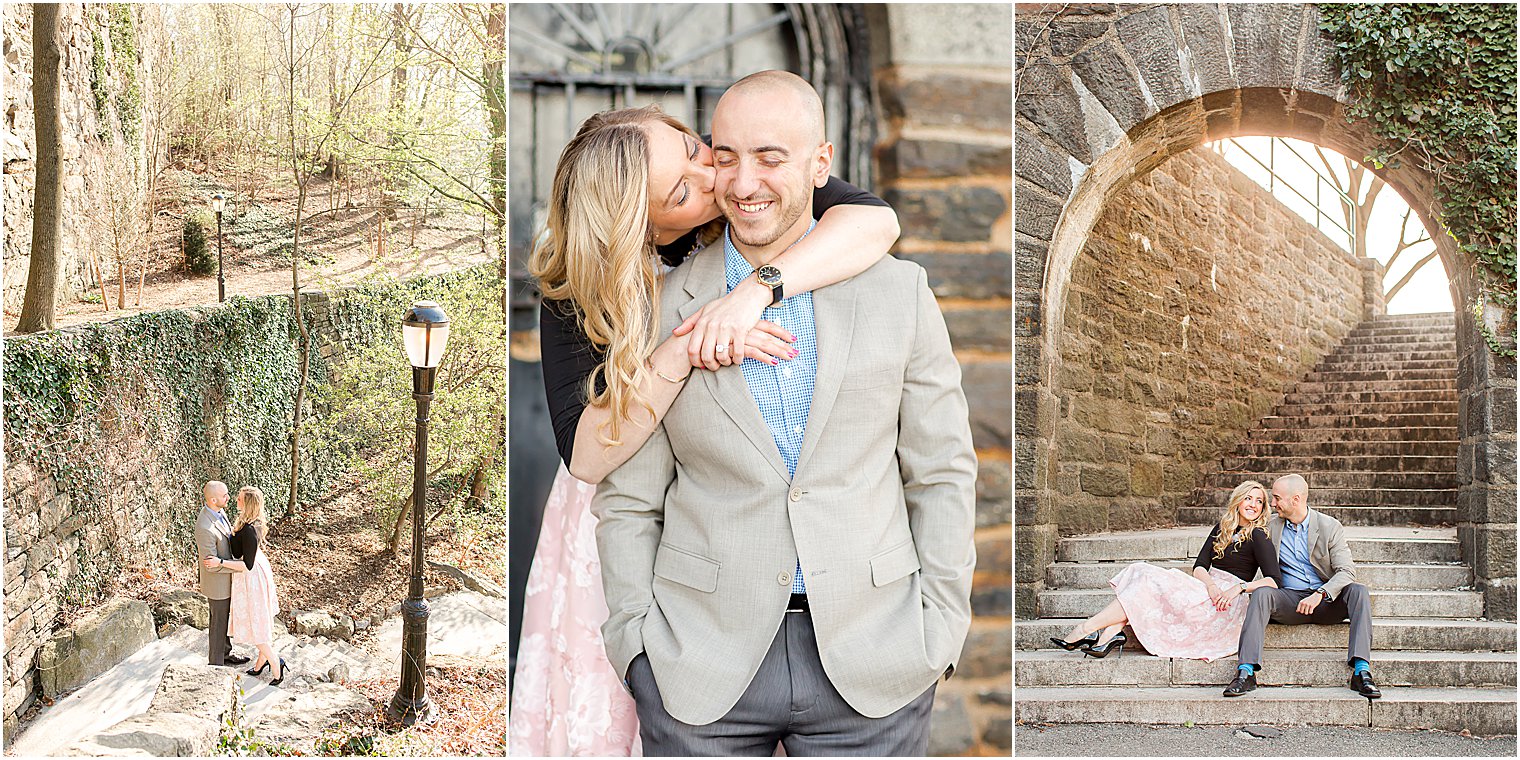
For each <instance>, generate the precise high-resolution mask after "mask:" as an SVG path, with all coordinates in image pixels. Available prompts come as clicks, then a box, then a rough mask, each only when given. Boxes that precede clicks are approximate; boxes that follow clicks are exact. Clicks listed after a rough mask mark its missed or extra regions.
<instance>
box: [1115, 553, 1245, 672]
mask: <svg viewBox="0 0 1520 760" xmlns="http://www.w3.org/2000/svg"><path fill="white" fill-rule="evenodd" d="M1209 575H1210V576H1211V577H1213V578H1214V582H1215V583H1217V584H1219V586H1220V588H1224V587H1226V586H1230V585H1235V584H1238V583H1240V579H1239V578H1237V577H1235V576H1233V575H1231V574H1229V573H1227V572H1225V571H1223V570H1219V569H1217V568H1209ZM1108 583H1109V585H1110V586H1113V587H1114V593H1115V594H1117V595H1118V597H1119V604H1120V605H1122V606H1123V607H1124V614H1125V615H1126V616H1128V617H1129V626H1130V628H1131V629H1132V630H1134V632H1135V637H1136V638H1137V639H1139V640H1140V643H1141V644H1142V645H1144V646H1145V651H1147V652H1150V653H1151V654H1154V655H1156V656H1157V657H1184V658H1188V659H1193V660H1204V661H1212V660H1217V659H1220V658H1221V657H1228V656H1230V655H1232V654H1235V652H1236V651H1237V650H1238V649H1239V648H1240V627H1241V625H1242V624H1243V623H1245V620H1246V608H1247V605H1249V604H1250V595H1249V594H1242V595H1240V596H1237V597H1236V598H1235V599H1234V600H1233V601H1232V602H1231V604H1230V606H1229V608H1228V609H1226V610H1224V611H1220V610H1216V609H1214V605H1213V604H1211V603H1210V602H1209V593H1208V590H1207V588H1206V587H1205V586H1204V584H1203V581H1200V580H1198V579H1197V578H1194V577H1193V576H1192V574H1191V573H1188V572H1184V571H1182V570H1179V569H1176V568H1172V569H1169V570H1164V569H1162V568H1159V567H1156V566H1155V565H1148V564H1146V563H1144V562H1136V563H1134V564H1132V565H1130V566H1129V567H1126V568H1124V570H1122V571H1120V573H1119V574H1118V575H1116V576H1114V577H1113V579H1112V580H1110V581H1109V582H1108Z"/></svg>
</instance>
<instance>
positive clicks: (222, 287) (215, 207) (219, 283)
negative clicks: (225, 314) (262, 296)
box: [211, 193, 227, 303]
mask: <svg viewBox="0 0 1520 760" xmlns="http://www.w3.org/2000/svg"><path fill="white" fill-rule="evenodd" d="M226 205H227V199H226V198H225V197H223V196H222V194H221V193H217V194H215V195H212V196H211V210H212V211H215V212H216V301H217V303H221V302H223V301H226V300H227V280H226V278H225V277H223V276H222V209H223V208H224V207H225V206H226Z"/></svg>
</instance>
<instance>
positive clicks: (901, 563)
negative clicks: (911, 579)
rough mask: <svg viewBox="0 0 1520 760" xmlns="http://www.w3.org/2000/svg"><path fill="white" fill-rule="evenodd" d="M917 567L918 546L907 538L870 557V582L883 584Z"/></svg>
mask: <svg viewBox="0 0 1520 760" xmlns="http://www.w3.org/2000/svg"><path fill="white" fill-rule="evenodd" d="M918 569H919V564H918V547H915V546H914V545H913V541H912V539H909V540H907V541H904V542H902V543H900V544H898V545H897V546H894V547H892V548H891V549H888V550H886V551H884V552H882V553H881V554H878V555H876V556H874V557H872V558H871V584H872V585H874V586H885V585H887V584H888V583H891V582H893V581H896V580H899V579H902V578H905V577H907V576H909V575H912V574H913V573H916V572H918Z"/></svg>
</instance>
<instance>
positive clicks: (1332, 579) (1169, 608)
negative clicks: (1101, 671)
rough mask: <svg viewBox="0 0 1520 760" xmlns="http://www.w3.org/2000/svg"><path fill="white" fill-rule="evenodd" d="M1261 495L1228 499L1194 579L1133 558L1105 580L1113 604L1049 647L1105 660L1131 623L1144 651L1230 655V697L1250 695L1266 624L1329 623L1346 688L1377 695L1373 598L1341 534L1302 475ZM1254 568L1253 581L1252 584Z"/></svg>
mask: <svg viewBox="0 0 1520 760" xmlns="http://www.w3.org/2000/svg"><path fill="white" fill-rule="evenodd" d="M1266 500H1267V493H1266V489H1265V488H1263V487H1262V485H1261V484H1260V483H1257V482H1256V481H1254V480H1248V481H1246V482H1244V483H1241V484H1240V485H1238V486H1236V487H1235V489H1234V490H1233V491H1232V492H1231V493H1230V499H1229V503H1228V506H1227V507H1226V508H1225V513H1224V515H1223V516H1222V517H1221V518H1220V520H1219V523H1218V524H1217V525H1215V526H1214V529H1213V530H1211V531H1210V532H1209V536H1208V538H1207V539H1205V540H1204V542H1203V548H1202V549H1200V550H1199V551H1198V559H1197V560H1196V561H1195V562H1194V563H1193V573H1192V576H1188V575H1186V574H1184V573H1183V572H1182V571H1180V570H1163V569H1161V568H1158V567H1155V566H1153V565H1148V564H1146V563H1144V562H1136V563H1134V564H1132V565H1130V566H1129V567H1127V568H1125V569H1124V570H1123V571H1122V572H1120V573H1119V574H1118V575H1116V576H1114V578H1113V580H1111V581H1109V584H1110V585H1112V586H1113V587H1114V593H1115V596H1116V597H1117V598H1115V599H1114V601H1113V602H1111V603H1110V604H1109V605H1108V606H1107V607H1105V608H1104V609H1103V610H1102V611H1100V612H1099V613H1098V614H1096V615H1093V616H1092V617H1090V618H1088V619H1086V620H1084V621H1082V622H1081V623H1079V624H1078V625H1077V626H1076V627H1075V628H1073V629H1072V630H1071V631H1070V632H1069V633H1067V635H1066V637H1065V638H1054V637H1052V638H1051V643H1053V644H1055V645H1056V646H1059V647H1061V648H1062V649H1066V650H1068V651H1071V650H1076V649H1080V650H1082V652H1083V653H1084V654H1086V655H1088V656H1092V657H1099V658H1102V657H1106V656H1108V654H1109V653H1111V652H1115V651H1121V652H1122V651H1123V648H1124V644H1125V643H1126V641H1127V640H1126V637H1125V634H1124V627H1125V625H1126V624H1128V625H1129V627H1130V628H1131V630H1133V631H1134V632H1135V636H1136V637H1137V638H1139V639H1140V642H1141V643H1142V644H1144V645H1145V649H1146V651H1148V652H1150V653H1151V654H1154V655H1157V656H1158V657H1184V658H1192V659H1202V660H1215V659H1218V658H1221V657H1226V656H1228V655H1230V654H1231V653H1237V657H1236V659H1237V661H1238V662H1239V665H1238V666H1237V667H1236V670H1235V678H1234V679H1233V680H1232V681H1230V684H1229V686H1227V687H1226V688H1225V690H1224V696H1226V697H1238V696H1241V695H1243V694H1246V693H1247V692H1250V691H1254V690H1255V689H1256V673H1257V671H1259V670H1261V669H1262V643H1263V641H1264V640H1265V639H1266V634H1267V624H1268V623H1278V624H1281V625H1303V624H1306V623H1312V624H1319V625H1335V624H1338V623H1342V622H1345V621H1348V620H1349V621H1350V623H1351V628H1350V634H1349V636H1348V639H1347V642H1346V665H1347V666H1348V667H1350V668H1351V676H1350V678H1349V679H1348V680H1347V682H1346V684H1347V686H1348V687H1349V688H1350V689H1351V690H1352V691H1354V692H1356V693H1358V694H1361V695H1362V696H1364V697H1367V698H1368V699H1378V698H1379V697H1381V696H1383V695H1382V692H1380V691H1379V690H1378V687H1377V684H1376V683H1374V682H1373V680H1372V673H1371V668H1370V665H1369V663H1370V661H1371V658H1372V602H1371V597H1369V596H1368V593H1367V587H1366V586H1364V585H1362V584H1361V583H1358V582H1357V581H1356V565H1355V563H1353V562H1352V559H1351V547H1350V545H1349V543H1348V542H1347V540H1346V533H1345V530H1344V529H1343V528H1342V527H1341V524H1340V522H1339V521H1337V520H1336V519H1335V518H1333V517H1331V516H1329V515H1327V514H1324V513H1323V512H1317V511H1315V510H1313V509H1310V507H1309V485H1308V482H1307V481H1305V480H1304V478H1303V476H1301V475H1284V476H1282V477H1280V478H1278V479H1276V480H1274V481H1272V509H1273V510H1275V511H1276V513H1277V514H1276V516H1275V517H1272V518H1271V519H1270V520H1269V519H1268V518H1267V514H1266ZM1258 571H1259V572H1260V574H1261V576H1262V577H1261V579H1260V580H1253V579H1254V578H1255V577H1256V575H1257V574H1258Z"/></svg>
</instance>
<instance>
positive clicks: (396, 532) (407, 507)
mask: <svg viewBox="0 0 1520 760" xmlns="http://www.w3.org/2000/svg"><path fill="white" fill-rule="evenodd" d="M411 513H412V495H411V494H407V495H406V501H405V502H403V503H402V504H401V514H399V515H396V524H395V525H392V526H391V540H390V544H389V546H390V549H391V554H395V553H396V547H398V546H400V545H401V526H403V525H405V524H406V516H407V515H409V514H411Z"/></svg>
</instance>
